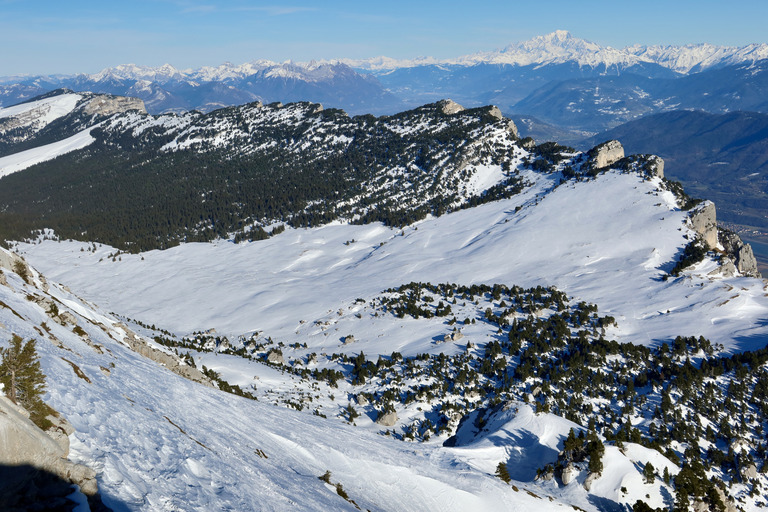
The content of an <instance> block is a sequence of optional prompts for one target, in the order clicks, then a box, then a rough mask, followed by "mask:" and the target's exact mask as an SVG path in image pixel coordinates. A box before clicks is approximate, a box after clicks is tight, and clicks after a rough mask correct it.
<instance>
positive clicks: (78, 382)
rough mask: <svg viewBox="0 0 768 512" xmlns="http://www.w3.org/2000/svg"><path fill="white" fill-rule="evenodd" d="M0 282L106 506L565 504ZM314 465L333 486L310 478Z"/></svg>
mask: <svg viewBox="0 0 768 512" xmlns="http://www.w3.org/2000/svg"><path fill="white" fill-rule="evenodd" d="M7 280H8V282H9V286H0V301H2V303H1V304H2V307H0V314H2V323H0V336H2V337H3V338H10V336H11V333H15V334H18V335H20V336H22V337H24V338H26V339H30V338H36V339H38V340H39V341H38V344H37V349H38V353H40V355H41V362H42V367H43V370H44V372H45V373H46V374H47V375H48V376H49V377H48V379H47V380H48V393H47V396H46V401H47V402H48V403H49V404H50V405H52V406H53V407H54V408H55V409H56V410H58V411H59V412H61V413H62V414H63V415H64V416H65V417H66V418H67V419H68V420H69V421H70V422H71V423H72V425H73V426H74V427H75V429H77V432H76V433H75V434H73V435H72V436H71V437H70V440H71V453H70V458H71V459H72V460H74V461H77V462H82V463H84V464H87V465H89V466H90V467H92V468H93V469H95V470H96V471H97V473H98V476H97V478H98V483H99V487H100V492H101V495H102V498H103V500H104V502H105V503H106V504H107V505H108V506H109V507H111V508H112V509H113V510H115V511H117V512H119V511H124V510H147V511H178V510H184V511H186V510H200V511H210V510H231V511H243V510H280V511H282V510H356V508H355V506H354V505H353V504H352V503H351V502H347V501H345V500H344V499H342V498H341V497H340V496H339V495H338V494H337V488H336V484H341V486H342V489H343V490H344V491H345V492H346V493H348V495H349V498H350V499H351V500H354V501H355V502H356V503H357V504H358V505H359V506H360V507H361V508H362V509H364V510H365V509H370V510H393V511H394V510H486V509H495V510H520V511H524V510H534V509H537V510H567V509H566V508H565V506H564V505H562V504H559V503H557V502H550V501H549V500H544V499H542V498H536V497H534V496H532V495H529V494H527V493H525V492H515V491H514V490H513V489H512V488H511V487H510V486H508V485H505V484H503V483H502V482H501V481H500V480H498V479H497V478H495V477H492V476H490V475H486V474H483V473H481V472H477V471H463V470H460V469H457V466H458V465H459V464H460V462H459V461H458V460H457V459H455V458H454V457H453V456H452V455H451V454H450V452H446V451H444V450H443V449H442V447H441V446H440V445H439V444H431V445H430V444H422V445H414V444H405V443H402V442H399V441H395V440H393V439H391V438H387V437H384V436H380V435H376V434H372V433H369V432H366V431H362V430H360V429H356V428H354V427H351V426H346V425H344V424H343V423H341V422H339V421H335V420H328V419H324V418H320V417H316V416H312V415H309V414H303V413H299V412H297V411H291V410H287V409H282V408H276V407H274V406H271V405H268V404H265V403H261V402H255V401H251V400H248V399H244V398H240V397H236V396H233V395H229V394H226V393H223V392H221V391H218V390H215V389H211V388H207V387H204V386H202V385H200V384H196V383H193V382H191V381H188V380H185V379H183V378H181V377H178V376H176V375H174V374H172V373H170V372H169V371H167V370H166V369H164V368H163V367H162V366H159V365H158V364H156V363H153V362H152V361H149V360H148V359H144V358H143V357H141V356H139V355H138V354H136V353H135V352H133V351H131V350H130V349H128V348H126V347H125V346H124V345H123V344H122V343H121V340H123V339H124V336H125V332H124V331H123V330H122V328H121V327H120V326H119V325H117V323H116V321H115V320H114V319H113V318H111V317H110V316H109V315H107V314H104V313H101V312H99V311H97V310H95V309H94V307H93V306H92V305H90V304H88V303H85V302H83V301H82V300H80V299H78V298H77V297H75V296H73V295H72V294H71V293H69V292H67V291H65V290H64V289H63V288H62V287H61V286H58V285H55V284H51V285H50V295H51V296H52V297H54V298H55V299H56V300H57V301H58V302H57V303H58V304H59V308H60V311H62V312H63V311H68V312H71V313H72V314H73V315H74V318H75V319H76V321H77V324H78V325H79V326H80V327H81V328H82V329H83V330H84V331H85V332H86V333H87V334H88V338H89V340H90V342H86V339H85V338H84V337H80V336H77V335H75V334H73V332H72V330H71V327H64V326H61V325H59V324H57V323H54V322H52V321H51V318H50V317H49V316H48V314H46V312H45V311H44V309H43V308H42V307H41V306H39V305H37V304H36V303H34V302H33V301H31V300H29V297H31V296H33V295H34V296H35V297H40V296H47V294H46V293H44V292H42V290H41V288H43V285H42V283H41V281H40V279H39V277H35V282H36V285H28V284H24V283H23V282H22V281H21V279H20V278H19V277H18V276H16V275H15V274H12V273H7ZM43 330H46V331H47V332H46V333H45V334H44V333H43ZM54 339H55V340H58V341H57V342H55V343H54V342H53V341H52V340H54ZM56 344H58V345H59V346H56ZM326 471H331V477H330V482H331V483H332V484H333V486H331V485H327V484H326V483H324V482H323V481H321V480H320V479H319V478H318V477H319V476H321V475H323V474H324V473H325V472H326ZM542 507H543V508H542ZM568 508H570V507H568Z"/></svg>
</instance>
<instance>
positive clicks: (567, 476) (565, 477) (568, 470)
mask: <svg viewBox="0 0 768 512" xmlns="http://www.w3.org/2000/svg"><path fill="white" fill-rule="evenodd" d="M578 472H579V471H578V470H577V469H576V466H574V465H573V464H571V463H568V465H566V466H565V467H564V468H563V473H562V474H561V476H560V479H561V480H562V481H563V485H568V484H569V483H571V482H573V479H574V478H576V474H578Z"/></svg>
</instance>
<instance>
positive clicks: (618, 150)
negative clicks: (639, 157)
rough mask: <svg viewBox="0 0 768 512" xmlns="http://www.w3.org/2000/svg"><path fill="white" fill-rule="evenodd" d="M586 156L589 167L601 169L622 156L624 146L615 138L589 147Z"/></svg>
mask: <svg viewBox="0 0 768 512" xmlns="http://www.w3.org/2000/svg"><path fill="white" fill-rule="evenodd" d="M587 156H588V157H589V164H590V166H591V167H594V168H595V169H602V168H604V167H608V166H609V165H611V164H613V163H616V162H618V161H619V160H621V159H622V158H624V147H623V146H622V145H621V143H620V142H619V141H617V140H609V141H607V142H603V143H602V144H598V145H597V146H595V147H594V148H592V149H590V150H589V151H588V152H587Z"/></svg>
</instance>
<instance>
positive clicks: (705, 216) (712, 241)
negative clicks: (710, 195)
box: [688, 201, 717, 248]
mask: <svg viewBox="0 0 768 512" xmlns="http://www.w3.org/2000/svg"><path fill="white" fill-rule="evenodd" d="M688 218H689V219H690V221H691V228H692V229H693V230H694V231H695V232H696V233H698V234H699V235H700V236H701V238H702V239H703V240H704V243H706V244H707V246H709V247H710V248H714V247H717V214H716V211H715V203H713V202H712V201H704V202H702V203H700V204H698V205H697V206H696V207H695V208H693V209H691V211H690V213H689V214H688Z"/></svg>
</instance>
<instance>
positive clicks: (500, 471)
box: [496, 462, 512, 484]
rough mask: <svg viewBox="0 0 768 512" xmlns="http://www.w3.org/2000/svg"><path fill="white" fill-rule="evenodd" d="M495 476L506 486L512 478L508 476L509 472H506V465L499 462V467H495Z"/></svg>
mask: <svg viewBox="0 0 768 512" xmlns="http://www.w3.org/2000/svg"><path fill="white" fill-rule="evenodd" d="M496 476H497V477H499V478H501V479H502V480H503V481H504V483H507V484H508V483H509V482H510V480H512V477H510V476H509V471H507V465H506V464H504V463H503V462H499V465H498V466H496Z"/></svg>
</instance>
